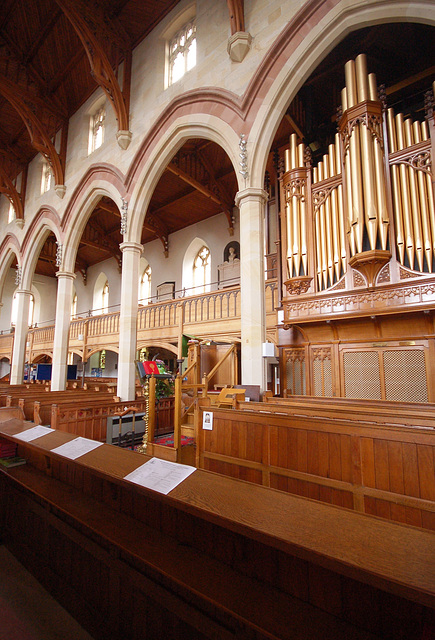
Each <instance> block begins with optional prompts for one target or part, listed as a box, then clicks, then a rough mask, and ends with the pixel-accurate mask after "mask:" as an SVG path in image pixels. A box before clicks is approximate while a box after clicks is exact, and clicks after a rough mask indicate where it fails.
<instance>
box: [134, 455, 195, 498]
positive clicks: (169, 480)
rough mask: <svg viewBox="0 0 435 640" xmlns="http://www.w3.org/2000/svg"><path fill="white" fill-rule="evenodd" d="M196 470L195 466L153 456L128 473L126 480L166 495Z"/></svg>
mask: <svg viewBox="0 0 435 640" xmlns="http://www.w3.org/2000/svg"><path fill="white" fill-rule="evenodd" d="M194 471H196V468H195V467H189V466H188V465H185V464H177V463H176V462H169V461H168V460H160V458H151V460H148V462H145V464H143V465H141V466H140V467H138V468H137V469H135V470H134V471H132V472H131V473H129V474H128V475H126V476H125V477H124V480H130V482H134V483H135V484H140V485H141V487H146V488H147V489H152V490H153V491H158V492H159V493H163V494H165V495H166V494H168V493H169V492H170V491H172V489H175V487H177V486H178V485H179V484H180V483H181V482H183V480H185V479H186V478H187V477H188V476H190V474H191V473H193V472H194Z"/></svg>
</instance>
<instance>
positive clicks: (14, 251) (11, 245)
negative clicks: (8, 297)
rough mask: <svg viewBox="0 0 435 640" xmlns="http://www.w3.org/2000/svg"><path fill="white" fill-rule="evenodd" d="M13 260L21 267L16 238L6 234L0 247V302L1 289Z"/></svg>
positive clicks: (19, 251)
mask: <svg viewBox="0 0 435 640" xmlns="http://www.w3.org/2000/svg"><path fill="white" fill-rule="evenodd" d="M14 258H15V260H16V261H17V263H18V266H19V267H20V266H21V250H20V243H19V242H18V238H17V237H16V236H15V235H13V234H11V233H8V234H7V235H6V237H5V238H4V240H3V242H2V243H1V245H0V300H1V298H2V296H3V287H4V284H5V280H6V276H7V274H8V272H9V269H10V268H11V265H12V262H13V261H14Z"/></svg>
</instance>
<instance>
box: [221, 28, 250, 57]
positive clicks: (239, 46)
mask: <svg viewBox="0 0 435 640" xmlns="http://www.w3.org/2000/svg"><path fill="white" fill-rule="evenodd" d="M251 42H252V36H251V34H250V33H247V32H246V31H237V33H234V34H233V35H232V36H231V37H230V38H229V39H228V45H227V51H228V55H229V56H230V58H231V60H232V61H233V62H242V60H243V59H244V57H245V56H246V54H247V53H248V51H249V49H250V48H251Z"/></svg>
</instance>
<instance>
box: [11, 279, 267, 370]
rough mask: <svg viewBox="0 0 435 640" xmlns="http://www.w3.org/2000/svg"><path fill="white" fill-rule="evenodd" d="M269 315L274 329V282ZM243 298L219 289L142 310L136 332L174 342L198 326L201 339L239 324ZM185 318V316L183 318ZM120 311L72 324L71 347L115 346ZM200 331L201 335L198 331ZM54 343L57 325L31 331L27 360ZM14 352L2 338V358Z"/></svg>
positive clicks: (237, 289) (233, 291)
mask: <svg viewBox="0 0 435 640" xmlns="http://www.w3.org/2000/svg"><path fill="white" fill-rule="evenodd" d="M265 293H266V296H265V298H266V314H267V317H268V319H269V320H268V324H270V325H271V326H275V324H276V319H275V312H276V309H277V305H278V290H277V283H276V281H275V280H269V281H267V282H266V291H265ZM240 310H241V294H240V287H231V288H228V289H224V290H222V289H220V290H217V291H211V292H208V293H204V294H200V295H196V296H189V297H182V298H175V299H173V300H168V301H165V302H157V303H153V304H149V305H147V306H142V307H139V310H138V315H137V319H138V324H137V330H138V333H139V332H143V331H147V330H158V331H159V334H160V335H159V337H161V338H164V337H166V338H168V339H172V338H173V337H174V336H176V335H178V331H179V327H180V324H182V325H183V327H186V328H187V329H188V328H189V325H195V335H197V337H201V327H200V326H199V325H201V324H203V325H204V333H205V334H207V323H208V327H210V324H212V323H213V322H226V323H228V322H230V321H231V322H232V324H233V327H234V326H237V323H238V321H240ZM180 314H182V316H181V315H180ZM119 317H120V314H119V311H117V312H114V313H108V314H102V315H98V316H91V315H90V316H89V317H86V318H77V319H74V320H72V321H71V324H70V332H69V341H70V345H73V346H74V345H75V346H76V347H80V348H81V347H82V346H83V345H84V344H87V343H91V344H92V345H93V347H94V348H95V347H96V346H98V343H99V341H100V340H101V345H102V348H103V345H111V344H112V345H114V344H118V342H119ZM198 329H199V331H198ZM53 341H54V324H53V325H50V326H47V327H35V328H31V329H29V333H28V339H27V342H28V352H27V357H28V358H30V360H33V357H34V356H35V355H37V354H38V353H47V352H52V349H53ZM12 348H13V334H10V333H7V334H5V335H1V334H0V357H6V358H10V357H11V355H12Z"/></svg>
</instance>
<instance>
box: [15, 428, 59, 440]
mask: <svg viewBox="0 0 435 640" xmlns="http://www.w3.org/2000/svg"><path fill="white" fill-rule="evenodd" d="M52 431H54V429H51V428H50V427H43V426H42V425H40V424H38V425H36V427H31V428H30V429H26V431H21V433H14V438H19V439H20V440H24V441H25V442H31V441H32V440H36V438H40V437H41V436H45V435H47V433H51V432H52Z"/></svg>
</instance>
